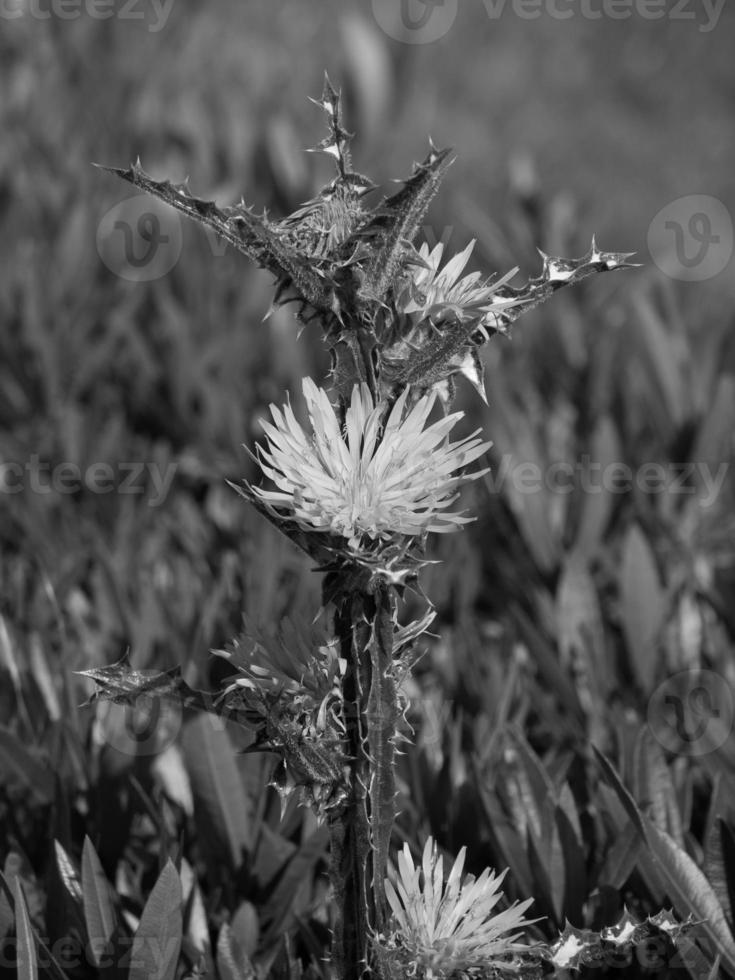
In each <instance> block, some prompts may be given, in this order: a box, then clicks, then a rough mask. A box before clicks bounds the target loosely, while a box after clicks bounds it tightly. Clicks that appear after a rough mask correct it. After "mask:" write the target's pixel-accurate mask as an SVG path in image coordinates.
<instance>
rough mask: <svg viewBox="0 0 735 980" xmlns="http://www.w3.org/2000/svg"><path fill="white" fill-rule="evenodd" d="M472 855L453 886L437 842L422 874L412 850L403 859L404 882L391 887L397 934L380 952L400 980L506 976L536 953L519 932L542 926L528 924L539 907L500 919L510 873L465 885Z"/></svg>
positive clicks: (430, 845)
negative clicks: (527, 913) (530, 912)
mask: <svg viewBox="0 0 735 980" xmlns="http://www.w3.org/2000/svg"><path fill="white" fill-rule="evenodd" d="M465 853H466V848H464V847H463V848H462V850H461V851H460V852H459V855H458V857H457V859H456V860H455V862H454V865H453V866H452V869H451V871H450V872H449V878H448V879H447V882H446V884H444V879H443V861H442V858H441V856H440V855H438V852H437V847H436V844H435V843H434V841H433V840H432V839H431V838H429V839H428V840H427V842H426V846H425V847H424V853H423V861H422V865H421V868H415V867H414V864H413V861H412V859H411V852H410V851H409V849H408V845H407V844H406V845H404V848H403V851H402V852H401V853H400V854H399V855H398V877H397V880H396V882H395V884H394V883H393V882H391V881H390V880H388V879H386V882H385V892H386V897H387V899H388V903H389V905H390V907H391V910H392V912H393V922H392V929H391V930H390V931H389V932H388V934H387V935H386V936H381V937H380V951H379V956H380V957H381V959H384V960H385V963H386V966H388V968H389V970H391V972H392V973H393V974H394V975H396V976H400V975H404V976H415V977H420V978H424V980H449V978H455V977H467V976H469V977H473V976H482V977H487V976H502V975H503V974H504V973H507V972H510V973H513V972H517V971H518V970H519V969H520V960H519V954H528V953H532V952H533V951H534V947H533V946H529V945H526V944H525V943H522V942H519V941H518V940H519V938H520V937H521V935H522V932H521V931H515V930H522V929H524V928H525V927H527V926H529V925H531V924H532V923H533V922H537V921H538V919H525V918H524V913H525V911H526V909H528V907H529V906H530V905H531V903H532V901H533V900H532V899H527V900H526V901H524V902H520V903H518V902H516V903H515V904H514V905H512V906H511V907H510V908H508V909H506V910H505V911H503V912H495V913H494V912H493V910H494V908H495V906H496V905H497V904H498V902H499V901H500V899H501V898H502V896H503V893H502V891H501V890H500V886H501V884H502V882H503V879H504V877H505V875H506V873H507V872H506V871H504V872H502V874H500V875H496V874H495V872H492V873H491V872H490V871H489V870H488V869H487V868H486V869H485V870H484V871H483V872H482V874H481V875H480V877H479V878H478V879H477V880H475V878H474V877H473V876H472V875H467V876H466V877H465V878H464V880H462V869H463V867H464V860H465ZM422 875H423V887H422V886H421V884H420V879H421V876H422ZM509 933H510V935H509ZM401 971H403V972H402V973H401ZM411 971H413V972H411Z"/></svg>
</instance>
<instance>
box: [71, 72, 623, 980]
mask: <svg viewBox="0 0 735 980" xmlns="http://www.w3.org/2000/svg"><path fill="white" fill-rule="evenodd" d="M317 104H318V105H319V106H320V107H321V108H322V109H323V111H324V113H325V114H326V118H327V124H328V134H327V136H326V138H325V139H324V140H323V141H322V143H321V144H320V145H319V147H317V149H320V150H321V151H323V152H324V153H326V154H328V155H329V156H330V157H331V158H332V159H333V160H334V163H335V167H336V175H335V177H334V179H333V180H332V181H331V182H330V183H329V184H328V185H327V186H326V187H325V188H324V189H323V190H322V191H321V192H320V193H319V195H318V196H317V197H316V198H315V199H314V200H313V201H310V202H309V203H308V204H307V205H305V206H304V207H302V208H300V209H299V210H297V211H296V212H295V213H293V214H291V215H289V216H288V217H286V218H283V219H280V220H272V219H270V218H268V217H267V216H266V215H265V214H264V215H258V214H256V213H255V212H254V211H253V210H252V209H251V208H249V207H247V206H246V205H245V204H244V203H240V204H238V205H236V206H233V207H219V206H218V205H217V204H215V203H214V202H211V201H204V200H200V199H198V198H196V197H194V196H193V195H192V194H191V192H190V190H189V188H188V186H187V185H185V184H178V185H177V184H173V183H170V182H168V181H164V182H158V181H156V180H153V179H152V178H151V177H150V176H148V175H147V174H146V173H145V172H144V171H143V169H142V167H141V166H140V163H136V164H135V165H133V166H132V167H131V168H130V169H126V170H120V169H115V168H109V169H112V170H113V172H114V173H117V174H118V175H119V176H120V177H122V178H123V179H125V180H127V181H129V182H130V183H132V184H134V185H135V186H136V187H139V188H141V189H143V190H144V191H147V192H149V193H151V194H154V195H156V196H157V197H159V198H160V199H162V200H163V201H165V202H167V203H168V204H170V205H172V206H173V207H175V208H176V209H178V210H179V211H181V212H183V213H184V214H186V215H188V216H189V217H191V218H193V219H195V220H196V221H198V222H201V223H203V224H206V225H208V226H210V227H211V228H213V229H214V230H215V231H216V232H217V233H218V234H219V235H220V236H221V237H222V239H224V241H225V242H227V243H228V244H230V245H232V246H233V247H234V248H235V249H237V250H238V251H240V252H242V253H244V254H245V255H246V256H248V258H250V259H251V260H253V261H254V262H256V263H257V264H258V265H259V266H261V267H263V268H265V269H267V270H268V271H270V272H271V273H273V274H274V276H275V277H276V284H275V294H274V300H273V305H274V306H280V305H283V304H287V303H293V304H295V308H296V316H297V318H298V319H299V320H300V321H301V322H302V323H303V324H312V325H313V327H314V328H315V329H319V330H320V331H321V334H322V337H323V339H324V342H325V343H326V344H327V346H328V348H329V350H330V353H331V358H332V370H331V375H330V377H329V379H328V384H327V386H326V387H319V386H317V384H316V383H315V381H314V380H312V379H310V378H306V379H304V382H303V394H304V398H305V400H306V405H307V409H308V425H307V426H306V427H304V426H302V425H301V424H300V423H299V422H298V421H297V418H296V415H295V413H294V411H293V409H292V408H291V406H290V404H288V403H287V404H286V405H285V406H284V407H283V408H279V407H276V406H271V414H272V421H271V422H264V423H263V430H264V433H265V440H266V441H265V443H264V444H263V445H261V446H258V447H257V448H256V450H255V453H254V458H255V460H256V461H257V463H258V466H259V468H260V471H261V474H262V477H263V481H264V482H262V483H261V484H258V485H253V484H250V483H245V484H244V485H242V486H239V487H236V488H235V489H237V490H238V492H239V493H240V494H241V495H242V496H243V497H244V498H245V499H246V500H247V501H248V502H249V503H250V504H251V505H252V506H253V507H255V508H256V509H257V510H258V511H259V512H260V513H261V514H262V515H263V516H264V517H265V518H267V520H269V521H270V522H271V523H272V524H273V525H274V526H275V527H277V528H278V530H279V531H280V532H281V533H283V534H285V535H286V536H287V537H288V538H289V539H290V540H291V541H293V542H294V543H295V544H296V545H297V546H298V547H299V548H300V549H301V550H302V551H304V552H305V553H306V554H307V555H308V556H309V558H310V559H311V560H312V561H313V562H314V563H315V567H316V568H317V570H318V571H320V572H321V573H322V574H323V576H324V577H323V599H322V609H321V619H320V627H319V630H320V631H319V632H315V633H313V634H310V635H304V633H303V632H302V631H299V630H297V629H296V628H294V627H293V626H288V627H285V628H284V631H282V633H281V635H280V637H279V638H277V640H275V641H274V640H273V639H272V638H271V637H267V636H265V635H261V634H259V633H258V631H257V628H256V627H252V628H249V629H248V631H247V632H246V634H245V635H243V636H242V637H240V638H239V639H238V640H237V641H235V642H234V643H233V644H232V645H231V646H230V648H228V649H227V650H225V651H222V655H224V656H225V657H227V658H228V659H229V660H230V662H231V664H232V666H233V668H234V669H235V670H236V671H237V674H236V676H235V679H234V680H233V681H232V683H231V684H230V686H229V687H228V688H227V690H226V691H225V692H224V693H223V694H222V695H221V697H220V699H219V702H218V705H217V709H216V710H220V711H222V712H223V713H224V712H226V713H227V714H228V716H229V717H230V718H231V719H232V720H235V721H241V722H242V723H243V724H246V725H248V726H249V727H251V728H253V729H255V730H256V732H257V740H256V743H257V745H259V746H261V747H262V748H267V749H269V750H271V751H274V752H277V753H278V754H279V755H280V757H281V759H282V765H281V766H280V767H279V773H278V775H277V779H276V782H277V785H278V788H279V789H280V791H281V792H283V793H286V794H287V793H289V792H291V791H293V790H295V789H298V791H299V792H300V793H301V796H302V798H303V799H304V800H305V801H306V802H308V804H310V805H311V806H313V807H314V809H315V811H316V813H317V815H318V817H319V819H320V820H323V821H325V822H326V824H327V826H328V829H329V841H330V873H331V882H332V887H333V896H334V925H333V934H334V939H333V950H332V960H333V964H334V967H335V971H336V976H337V977H339V978H340V980H342V978H344V980H356V978H358V977H362V976H365V975H372V976H376V977H388V976H403V975H407V976H408V975H413V976H417V977H419V976H425V977H450V976H467V975H473V976H474V975H477V976H486V975H493V971H495V972H496V973H497V974H498V975H499V974H500V973H502V972H503V971H506V970H509V969H515V970H516V971H518V970H519V969H520V966H519V964H520V960H519V956H521V954H522V953H523V950H524V949H525V947H523V944H522V943H521V942H520V938H521V932H522V930H523V929H524V927H525V926H526V925H527V924H528V923H527V921H526V920H525V919H524V918H523V913H524V912H525V910H526V908H527V907H528V905H529V904H530V900H529V901H527V902H523V903H522V904H521V905H517V906H514V907H512V908H510V909H506V910H505V911H498V910H497V909H496V907H497V905H498V903H499V899H500V894H501V893H500V890H499V887H500V883H501V881H502V875H501V876H499V877H497V876H495V875H491V874H490V873H489V872H487V873H485V874H483V875H482V876H481V877H480V878H479V879H478V880H477V881H474V882H468V883H465V884H462V882H461V877H462V866H463V860H464V854H463V853H462V854H461V855H460V857H459V858H458V860H457V862H456V863H455V865H454V867H453V868H452V871H451V873H450V875H449V881H448V882H447V885H446V888H444V886H443V882H442V864H441V861H440V860H439V859H438V858H437V856H436V852H435V850H434V849H433V845H432V844H431V843H430V842H429V843H427V845H426V848H427V849H426V851H425V852H424V861H423V866H422V867H423V876H424V887H423V891H422V890H421V889H420V888H419V885H418V877H417V876H418V871H416V870H415V869H414V868H413V865H412V863H411V860H410V857H409V854H408V852H407V851H404V853H403V854H402V855H401V856H399V859H398V861H399V871H400V876H399V879H398V881H397V883H396V884H395V885H392V884H388V886H386V884H385V880H386V873H387V867H388V859H389V850H390V842H391V830H392V827H393V823H394V819H395V816H396V785H395V778H394V769H395V754H396V744H397V740H398V738H399V737H400V736H399V730H400V729H401V720H402V715H403V711H404V709H405V704H404V698H403V695H402V682H403V681H404V679H405V677H406V676H407V674H408V672H409V671H410V669H411V663H412V659H413V649H414V647H415V645H416V642H417V640H418V639H419V638H420V637H421V635H422V634H423V633H424V632H425V630H426V629H427V628H428V627H429V626H430V624H431V621H432V619H433V611H432V609H431V607H430V605H429V606H427V609H426V612H425V614H424V615H423V616H422V617H421V618H420V619H418V620H416V621H415V622H412V623H408V624H401V623H400V622H399V619H398V608H399V601H400V600H401V598H402V597H403V595H404V593H405V591H406V590H407V589H410V588H415V587H416V586H417V583H418V579H419V574H420V570H421V567H422V565H424V564H425V563H426V561H427V558H426V554H427V551H426V545H427V539H428V537H429V535H430V534H432V533H445V532H453V531H459V530H460V529H461V528H462V526H463V525H464V524H465V523H467V522H468V521H470V520H472V519H473V518H472V516H471V515H467V514H465V513H464V512H463V511H462V510H461V506H460V503H459V492H460V488H461V486H462V484H463V483H465V482H468V481H472V480H476V479H477V478H478V477H480V476H481V475H482V474H483V473H484V472H486V470H484V469H482V468H481V467H480V468H477V466H476V464H477V463H478V461H479V460H480V459H481V457H482V456H483V455H484V453H485V452H486V451H487V449H488V448H489V446H490V443H488V442H484V441H483V440H482V439H481V438H480V436H479V435H478V433H477V432H475V433H473V434H471V435H469V436H466V437H464V438H456V439H454V440H452V437H451V434H452V430H453V429H454V427H455V426H456V424H457V423H458V422H459V421H460V419H461V418H462V414H463V413H462V412H451V411H450V408H451V404H452V400H453V398H454V394H455V386H456V381H457V376H458V375H462V376H464V377H465V378H467V379H468V380H469V381H470V382H471V384H472V385H473V386H474V387H475V388H476V389H477V390H478V392H479V393H480V394H481V395H482V397H483V398H484V397H485V393H484V378H483V364H482V356H481V351H482V347H483V345H484V344H485V343H486V342H487V341H488V340H489V339H490V338H491V337H492V335H493V334H498V333H500V334H507V333H508V332H509V329H510V327H511V325H512V323H513V322H514V321H515V320H516V319H517V318H518V317H519V316H521V315H522V314H523V313H525V312H526V311H527V310H529V309H531V308H532V307H534V306H536V305H537V304H539V303H541V302H543V301H544V300H546V299H547V298H548V297H550V296H551V295H552V294H553V293H554V292H555V291H556V290H557V289H559V288H561V287H564V286H569V285H573V284H574V283H577V282H580V281H581V280H582V279H584V278H586V277H587V276H590V275H593V274H595V273H598V272H605V271H608V270H614V269H620V268H624V267H626V266H628V265H629V262H628V259H629V257H630V256H629V254H627V253H618V252H602V251H600V250H599V249H598V248H597V246H596V244H595V242H594V239H593V241H592V245H591V247H590V249H589V251H588V252H587V254H586V255H584V256H583V257H582V258H579V259H576V260H568V259H561V258H553V257H550V256H546V255H543V253H542V260H543V264H542V269H541V272H540V274H539V276H538V277H537V278H535V279H531V280H530V281H528V282H527V283H525V284H524V285H512V284H511V279H513V277H514V275H515V271H516V270H513V271H511V272H509V273H508V274H507V275H505V276H503V277H502V278H493V277H491V278H487V279H486V278H483V277H482V276H481V274H480V273H477V272H474V273H469V274H463V273H464V271H465V268H466V265H467V262H468V261H469V258H470V253H471V250H472V245H471V244H470V245H468V246H467V248H465V249H464V251H462V252H461V253H459V254H458V255H456V256H454V257H452V258H450V259H449V260H448V261H444V260H445V256H444V254H443V247H442V246H441V245H438V246H436V247H435V248H434V249H433V250H429V249H428V248H427V247H426V245H422V246H421V247H420V248H417V247H416V244H415V242H416V238H417V235H418V232H419V228H420V226H421V223H422V220H423V218H424V216H425V214H426V211H427V208H428V206H429V204H430V202H431V200H432V199H433V197H434V196H435V194H436V193H437V190H438V188H439V185H440V182H441V180H442V179H443V177H444V176H445V174H446V172H447V169H448V167H449V165H450V164H451V162H452V158H451V154H450V152H449V150H439V149H437V148H436V147H434V146H433V145H431V146H430V150H429V153H428V155H427V157H426V158H425V160H424V161H423V162H422V163H421V164H418V165H417V166H415V168H414V171H413V173H412V174H411V176H410V177H409V178H408V179H407V180H405V181H404V182H403V186H402V187H401V188H400V189H399V190H398V191H397V193H395V194H393V195H392V196H390V197H387V198H384V199H382V200H380V201H379V202H378V203H377V204H374V205H372V206H368V205H367V203H366V201H367V195H368V194H369V193H370V192H372V191H374V190H375V188H374V185H373V184H372V182H371V181H370V180H368V179H367V178H366V177H364V176H362V175H361V174H359V173H357V172H356V171H355V170H353V168H352V162H351V157H350V151H349V142H350V134H349V133H348V132H347V131H346V129H345V128H344V125H343V119H342V110H341V105H340V100H339V96H338V94H337V93H336V92H335V90H334V89H333V88H332V86H331V84H330V83H329V80H328V79H325V85H324V90H323V93H322V96H321V98H320V99H319V100H318V102H317ZM435 408H441V411H440V412H437V413H435V412H434V410H435ZM434 415H436V416H437V417H436V418H434V420H433V421H432V417H433V416H434ZM473 466H474V467H475V468H474V469H470V470H467V467H473ZM87 673H88V674H89V675H90V676H92V677H93V678H94V679H95V680H96V681H97V682H98V684H99V687H100V696H103V697H113V698H115V699H117V700H123V701H124V700H126V699H129V698H130V697H132V696H133V695H134V694H136V693H139V692H140V691H141V690H142V689H144V688H145V689H146V690H149V691H155V692H157V693H158V694H159V695H161V696H165V695H166V694H171V695H172V696H173V695H175V696H177V697H178V698H182V699H183V700H184V701H185V703H187V704H189V705H190V706H192V707H197V708H204V709H206V710H213V705H212V702H211V700H208V699H206V698H204V697H203V696H201V695H200V694H199V693H198V692H195V691H192V690H191V689H189V688H187V686H186V685H185V684H184V682H183V681H182V679H181V677H180V674H179V673H178V672H176V671H172V672H169V673H167V674H165V675H159V676H158V677H157V678H154V679H151V678H150V677H148V678H145V679H144V678H142V677H140V676H137V675H136V674H135V672H133V671H131V670H130V669H129V666H128V665H127V664H126V663H120V664H117V665H114V666H113V667H111V668H106V669H105V670H96V671H89V672H87ZM508 933H511V935H510V936H509V935H507V934H508Z"/></svg>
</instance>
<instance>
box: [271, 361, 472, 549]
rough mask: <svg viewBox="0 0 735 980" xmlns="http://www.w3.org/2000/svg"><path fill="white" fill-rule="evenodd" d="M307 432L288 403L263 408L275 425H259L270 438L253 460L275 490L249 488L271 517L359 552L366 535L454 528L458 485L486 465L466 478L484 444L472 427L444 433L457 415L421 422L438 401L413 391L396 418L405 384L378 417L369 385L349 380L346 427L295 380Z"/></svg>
mask: <svg viewBox="0 0 735 980" xmlns="http://www.w3.org/2000/svg"><path fill="white" fill-rule="evenodd" d="M303 391H304V397H305V399H306V404H307V409H308V414H309V422H310V423H311V430H312V431H311V433H307V432H305V431H304V429H303V428H302V426H301V425H300V424H299V422H298V421H297V420H296V417H295V415H294V413H293V410H292V409H291V406H290V405H289V404H287V405H286V406H285V407H284V408H283V410H282V411H281V410H280V409H278V408H276V406H275V405H271V407H270V408H271V414H272V416H273V423H272V424H271V423H269V422H263V423H262V425H263V429H264V431H265V434H266V437H267V440H268V445H267V447H266V448H264V447H262V446H259V447H258V462H259V464H260V467H261V469H262V471H263V473H264V474H265V476H267V477H268V478H269V479H270V480H272V481H273V483H274V484H275V485H276V487H277V488H278V489H277V490H266V489H263V488H261V487H253V488H252V491H253V493H255V494H256V495H257V496H258V498H259V499H260V500H261V501H262V503H263V505H264V506H265V507H266V509H267V510H268V511H269V512H270V513H271V514H273V515H275V516H277V517H281V518H288V519H290V520H294V521H296V523H297V524H298V525H299V526H300V527H301V528H303V529H304V530H307V531H319V532H327V533H332V534H336V535H339V536H341V537H343V538H345V539H347V541H348V543H349V546H350V548H351V549H353V550H357V549H358V548H359V547H360V546H361V544H362V543H363V542H364V540H365V538H368V539H371V540H373V541H375V540H383V541H386V540H389V539H390V538H391V537H393V536H394V535H421V534H424V533H425V532H427V531H436V532H440V533H442V532H447V531H456V530H457V529H458V528H459V527H461V525H463V524H466V523H467V522H468V521H470V520H472V518H470V517H464V516H462V514H461V513H457V512H456V511H452V510H451V509H450V508H451V505H452V504H453V503H454V501H455V500H456V499H457V497H458V495H459V494H458V487H459V486H460V484H461V483H463V482H464V481H466V480H474V479H477V478H478V477H479V476H482V475H484V473H486V472H487V470H481V471H479V472H475V473H471V474H469V475H465V474H462V473H458V472H457V471H458V470H460V469H461V468H462V467H464V466H466V465H467V464H469V463H472V462H474V460H476V459H477V458H478V457H479V456H481V455H482V454H483V453H484V452H486V451H487V449H489V447H490V445H491V443H489V442H482V441H481V440H480V439H479V438H477V432H478V431H479V430H477V431H476V432H474V433H473V434H472V435H470V436H468V437H467V438H465V439H461V440H459V441H458V442H455V443H450V442H449V432H450V430H451V429H452V428H453V426H454V425H455V424H456V423H457V422H458V421H459V419H460V418H462V416H463V413H462V412H455V413H454V414H452V415H447V416H445V417H444V418H442V419H440V420H439V421H437V422H434V423H432V424H431V425H427V421H428V418H429V415H430V413H431V410H432V407H433V405H434V402H435V400H436V396H435V395H434V394H433V393H432V394H431V395H427V396H424V397H423V398H420V399H419V400H418V401H417V402H416V404H415V405H414V406H413V407H412V408H410V409H409V410H408V411H407V412H406V414H405V418H404V411H405V409H406V402H407V398H408V389H406V390H405V391H404V392H403V393H402V394H401V395H400V397H399V398H398V399H397V400H396V402H395V404H394V405H393V407H392V409H391V410H390V413H388V414H387V417H386V406H385V405H384V404H383V403H379V404H378V405H375V404H374V402H373V398H372V395H371V393H370V390H369V388H368V386H367V385H365V384H363V385H360V386H358V385H355V387H354V389H353V391H352V400H351V403H350V405H349V407H348V408H347V411H346V417H345V425H344V431H342V430H341V428H340V425H339V421H338V418H337V415H336V413H335V410H334V408H333V406H332V404H331V403H330V401H329V398H328V397H327V394H326V392H325V391H324V390H323V389H321V388H317V386H316V385H315V384H314V382H313V381H312V380H311V379H309V378H305V379H304V381H303Z"/></svg>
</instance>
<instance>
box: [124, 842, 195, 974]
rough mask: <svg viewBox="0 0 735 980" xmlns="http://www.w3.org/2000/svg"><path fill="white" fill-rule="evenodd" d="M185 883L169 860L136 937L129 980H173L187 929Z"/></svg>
mask: <svg viewBox="0 0 735 980" xmlns="http://www.w3.org/2000/svg"><path fill="white" fill-rule="evenodd" d="M181 904H182V894H181V880H180V879H179V875H178V872H177V871H176V868H175V867H174V864H173V862H172V861H171V859H170V858H169V860H168V861H167V862H166V864H165V866H164V868H163V871H162V872H161V874H160V875H159V877H158V881H157V882H156V884H155V885H154V887H153V891H152V892H151V894H150V895H149V896H148V901H147V902H146V904H145V908H144V909H143V914H142V915H141V917H140V922H139V923H138V928H137V929H136V931H135V935H134V937H133V944H132V949H131V956H130V972H129V974H128V980H152V978H155V980H173V977H174V976H175V975H176V967H177V965H178V962H179V951H180V949H181V938H182V929H183V916H182V908H181Z"/></svg>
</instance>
